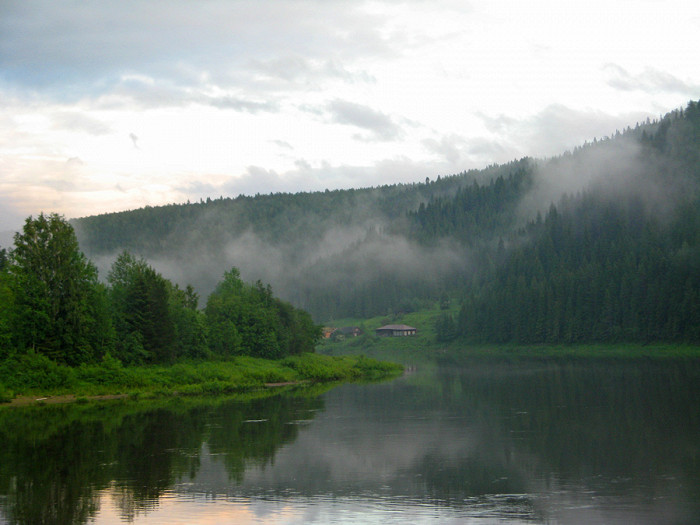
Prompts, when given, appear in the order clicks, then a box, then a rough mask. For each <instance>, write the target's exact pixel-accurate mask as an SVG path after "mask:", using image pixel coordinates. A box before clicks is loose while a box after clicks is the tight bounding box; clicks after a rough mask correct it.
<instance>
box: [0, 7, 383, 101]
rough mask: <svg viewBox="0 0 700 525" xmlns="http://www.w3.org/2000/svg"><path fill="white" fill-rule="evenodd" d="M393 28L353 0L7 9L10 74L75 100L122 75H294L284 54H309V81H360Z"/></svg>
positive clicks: (208, 78)
mask: <svg viewBox="0 0 700 525" xmlns="http://www.w3.org/2000/svg"><path fill="white" fill-rule="evenodd" d="M384 22H385V18H383V17H381V16H379V15H370V14H367V13H363V12H362V11H361V10H360V9H358V8H357V6H356V5H354V4H352V3H346V2H330V1H324V2H321V1H306V2H297V1H291V0H288V1H280V2H274V3H272V2H257V1H253V0H247V1H239V2H229V1H224V0H209V1H206V2H197V3H192V2H189V1H185V0H173V1H170V2H160V1H154V2H138V1H136V0H124V1H122V2H110V1H106V0H94V1H91V2H80V3H78V4H72V5H71V6H70V8H68V6H66V5H65V4H63V3H60V2H53V1H50V0H37V1H34V2H3V3H2V4H1V5H0V63H2V74H1V77H2V79H3V80H4V81H6V83H7V84H8V85H13V86H19V87H20V88H21V87H30V88H32V89H38V90H42V91H44V92H46V93H51V92H52V93H53V94H54V96H63V97H73V98H75V97H80V96H84V95H85V94H92V93H95V92H97V93H105V92H109V91H110V90H111V89H112V88H113V87H114V85H115V84H118V83H119V82H120V79H121V78H122V77H123V76H125V75H131V74H145V73H147V74H148V75H150V76H152V77H153V78H157V79H159V80H160V81H166V82H172V83H173V84H175V85H189V86H193V85H197V86H201V85H203V83H217V82H223V83H225V84H229V85H230V83H231V82H232V81H234V80H235V81H236V82H237V84H238V85H239V86H240V85H243V84H245V85H248V86H251V87H254V86H255V81H256V76H258V75H257V73H259V69H260V67H268V69H269V71H270V72H271V73H275V74H277V75H278V76H282V77H284V76H289V75H292V77H293V76H294V72H295V68H294V64H287V65H286V66H285V67H282V66H283V65H284V64H282V63H281V62H280V60H281V59H280V58H279V57H280V56H282V57H284V56H292V57H293V56H303V57H305V59H304V60H305V61H308V63H307V64H306V66H304V67H305V68H306V69H305V73H306V74H307V75H318V76H323V75H326V76H327V75H333V76H336V77H337V76H339V75H340V76H346V77H348V78H350V77H355V78H361V77H362V74H361V73H359V74H356V73H351V72H350V70H349V69H348V68H347V66H346V64H347V63H349V62H352V61H353V60H354V59H355V58H357V57H361V56H364V55H366V54H367V53H372V54H373V55H375V56H376V55H377V54H386V53H392V52H393V51H392V50H391V49H390V47H389V44H388V43H387V40H386V39H385V38H384V37H383V36H382V33H381V27H382V26H383V23H384ZM329 56H330V57H334V58H333V60H331V61H329V60H328V57H329ZM308 64H311V65H313V66H314V67H312V68H311V69H309V68H308ZM256 65H257V66H256ZM251 67H252V69H251ZM256 67H257V72H256ZM290 67H291V69H290ZM302 69H304V68H302ZM66 86H71V88H72V90H73V92H72V93H67V92H66V90H65V87H66ZM57 87H59V88H60V90H56V88H57ZM287 88H289V86H287ZM59 93H60V95H59ZM66 93H67V94H66Z"/></svg>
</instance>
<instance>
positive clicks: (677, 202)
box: [436, 103, 700, 343]
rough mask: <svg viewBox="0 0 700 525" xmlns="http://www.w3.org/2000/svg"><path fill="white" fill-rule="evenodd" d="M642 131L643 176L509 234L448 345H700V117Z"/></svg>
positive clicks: (450, 326)
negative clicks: (459, 340) (457, 340)
mask: <svg viewBox="0 0 700 525" xmlns="http://www.w3.org/2000/svg"><path fill="white" fill-rule="evenodd" d="M632 133H635V134H636V136H637V138H638V139H639V144H640V146H641V148H642V149H641V151H640V154H639V160H640V162H641V163H643V165H644V168H640V169H639V171H638V172H637V173H635V174H634V175H635V178H634V179H632V180H630V181H628V183H627V185H625V186H624V187H614V186H612V187H611V186H610V185H607V186H606V185H601V186H597V187H596V186H594V187H592V188H590V189H589V190H587V191H585V192H583V193H581V194H579V195H576V196H570V197H565V198H563V199H562V200H561V201H560V202H559V203H558V204H557V205H556V206H555V205H552V206H551V207H550V209H549V211H548V213H547V214H546V215H545V217H544V218H542V217H541V216H538V217H537V218H536V219H535V220H533V221H531V222H530V223H529V224H528V225H527V226H526V227H525V228H523V229H521V230H520V231H519V232H518V233H517V234H516V235H514V236H511V237H510V239H509V242H510V244H512V246H511V248H510V249H509V250H503V249H501V251H500V252H498V253H497V255H495V258H496V259H497V261H498V264H497V265H496V266H494V268H493V269H492V271H490V272H488V273H487V274H485V275H484V276H482V278H481V279H480V280H479V281H478V282H477V283H473V284H472V285H471V286H470V287H469V289H468V290H467V291H466V292H465V294H464V299H463V306H462V308H461V311H460V314H459V316H458V317H457V318H456V319H455V318H452V317H450V316H449V315H443V316H442V317H441V318H440V319H439V321H438V323H437V326H436V330H437V332H438V336H439V337H440V338H441V339H443V340H450V339H453V338H457V337H460V338H463V339H465V340H468V341H479V342H515V343H580V342H593V341H598V342H619V341H634V342H650V341H672V342H690V343H700V194H699V193H698V188H699V186H698V185H699V184H700V107H699V106H698V104H697V103H690V104H689V105H688V107H687V108H686V109H685V110H684V111H678V112H674V113H672V114H669V115H667V116H666V117H665V118H664V119H662V120H661V121H660V122H658V123H654V124H653V125H652V126H649V127H647V128H644V129H642V130H637V131H633V132H632ZM650 181H652V182H654V183H655V184H650Z"/></svg>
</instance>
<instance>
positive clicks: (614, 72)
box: [603, 64, 700, 96]
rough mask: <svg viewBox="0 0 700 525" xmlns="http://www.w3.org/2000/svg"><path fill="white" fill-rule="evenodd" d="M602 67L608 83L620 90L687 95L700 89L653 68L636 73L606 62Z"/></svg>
mask: <svg viewBox="0 0 700 525" xmlns="http://www.w3.org/2000/svg"><path fill="white" fill-rule="evenodd" d="M603 69H604V71H605V72H606V73H607V74H608V85H609V86H611V87H614V88H615V89H619V90H622V91H644V92H647V93H660V92H667V93H680V94H683V95H688V96H694V95H695V94H697V93H698V91H700V85H697V84H688V83H686V82H684V81H682V80H681V79H679V78H677V77H675V76H673V75H671V74H670V73H667V72H665V71H660V70H658V69H654V68H646V69H645V70H644V71H643V72H642V73H639V74H637V75H633V74H631V73H629V72H628V71H627V70H626V69H624V68H622V67H620V66H618V65H617V64H606V65H605V66H604V68H603Z"/></svg>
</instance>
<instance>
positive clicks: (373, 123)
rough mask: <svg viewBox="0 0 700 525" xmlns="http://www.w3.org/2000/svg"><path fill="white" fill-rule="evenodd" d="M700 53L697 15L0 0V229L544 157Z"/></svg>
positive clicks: (635, 109)
mask: <svg viewBox="0 0 700 525" xmlns="http://www.w3.org/2000/svg"><path fill="white" fill-rule="evenodd" d="M699 49H700V2H697V1H696V0H688V1H686V0H668V1H656V0H654V1H651V0H635V1H633V2H632V1H629V2H628V1H616V0H606V1H605V2H602V1H592V0H589V1H586V2H583V1H580V0H579V1H565V0H558V1H539V0H532V1H522V0H514V1H505V0H504V1H499V0H474V1H456V0H431V1H419V0H415V1H414V0H410V1H406V2H398V1H371V2H366V1H360V0H357V1H356V0H353V1H350V0H308V1H305V0H294V1H288V0H275V1H262V0H251V1H247V0H199V1H192V0H167V1H164V0H149V1H148V2H145V1H133V0H120V1H119V2H115V1H102V0H90V1H88V0H74V1H65V0H16V1H13V0H0V230H8V229H17V228H20V227H21V224H22V223H23V220H24V219H25V218H26V217H27V216H29V215H37V214H38V213H40V212H42V211H43V212H45V213H50V212H57V213H60V214H63V215H64V216H66V217H67V218H74V217H82V216H87V215H94V214H99V213H105V212H112V211H119V210H126V209H134V208H139V207H143V206H146V205H150V206H156V205H161V204H168V203H182V202H187V201H188V200H189V201H193V202H194V201H199V200H200V199H206V198H208V197H211V198H217V197H219V196H225V197H229V196H230V197H235V196H237V195H239V194H247V195H252V194H256V193H262V194H266V193H275V192H299V191H317V190H325V189H336V188H350V187H367V186H376V185H382V184H393V183H401V182H405V183H410V182H416V181H424V180H425V178H426V177H429V178H431V179H434V178H435V177H437V176H438V175H449V174H454V173H459V172H462V171H464V170H469V169H472V168H476V169H479V168H484V167H486V166H488V165H491V164H494V163H505V162H509V161H511V160H514V159H518V158H521V157H523V156H532V157H547V156H552V155H557V154H560V153H563V152H564V151H566V150H569V149H571V148H574V147H576V146H578V145H581V144H583V143H584V142H586V141H590V140H592V139H593V138H594V137H597V138H601V137H604V136H607V135H611V134H613V133H615V131H616V130H618V129H619V130H622V129H624V128H625V127H627V126H628V125H631V126H634V124H635V123H636V122H641V121H644V120H646V119H647V118H651V119H654V118H658V117H659V116H661V115H663V114H665V113H666V112H668V111H671V110H673V109H677V108H679V107H683V106H685V105H686V104H687V102H688V101H689V100H697V99H698V98H700V61H698V60H697V59H696V57H695V55H696V54H697V50H699Z"/></svg>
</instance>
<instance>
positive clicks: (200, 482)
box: [0, 360, 700, 525]
mask: <svg viewBox="0 0 700 525" xmlns="http://www.w3.org/2000/svg"><path fill="white" fill-rule="evenodd" d="M0 425H1V426H0V447H1V449H0V523H3V524H5V523H7V524H30V523H31V524H35V523H52V524H73V523H75V524H77V523H96V524H121V523H135V524H149V525H152V524H195V523H201V524H205V523H206V524H219V523H221V524H223V523H227V524H228V523H244V524H246V523H263V524H266V523H268V524H282V523H284V524H297V523H298V524H302V523H304V524H306V523H317V524H326V523H329V524H334V523H337V524H340V523H363V524H365V523H381V524H389V523H402V524H403V523H415V524H420V523H425V524H438V523H439V524H445V523H448V524H449V523H453V524H459V523H469V524H491V523H528V524H532V523H548V524H559V523H561V524H569V523H571V524H578V523H582V524H583V523H606V524H618V523H619V524H623V523H624V524H629V523H636V524H647V523H648V524H663V523H673V524H685V523H689V524H690V523H700V364H699V363H697V362H696V361H690V360H688V361H683V362H667V361H659V362H654V361H648V360H645V361H641V360H640V361H621V362H617V361H586V360H579V361H574V362H571V363H567V364H556V363H534V362H529V363H520V364H512V363H511V364H508V363H485V362H481V363H473V364H471V365H470V366H463V367H454V366H452V367H446V366H445V367H440V366H437V365H435V366H425V367H423V368H418V369H417V370H415V371H413V372H411V373H409V374H406V375H404V376H403V377H401V378H398V379H395V380H392V381H389V382H385V383H376V384H345V385H341V386H337V387H334V388H332V389H330V390H328V391H325V392H319V390H318V389H316V390H313V389H312V390H303V389H297V390H290V389H287V390H285V391H283V392H280V393H276V394H274V395H270V396H268V397H265V398H261V399H250V400H240V399H212V400H203V399H188V398H181V399H170V400H160V401H131V400H121V401H112V402H104V403H87V404H72V405H66V406H48V405H47V406H38V407H31V408H3V409H2V410H0Z"/></svg>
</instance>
